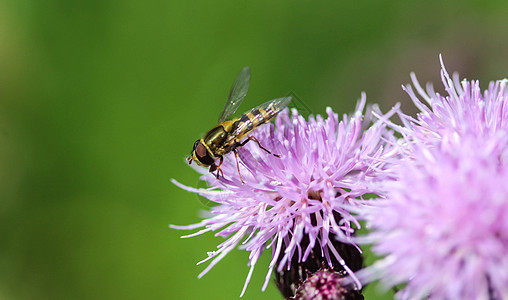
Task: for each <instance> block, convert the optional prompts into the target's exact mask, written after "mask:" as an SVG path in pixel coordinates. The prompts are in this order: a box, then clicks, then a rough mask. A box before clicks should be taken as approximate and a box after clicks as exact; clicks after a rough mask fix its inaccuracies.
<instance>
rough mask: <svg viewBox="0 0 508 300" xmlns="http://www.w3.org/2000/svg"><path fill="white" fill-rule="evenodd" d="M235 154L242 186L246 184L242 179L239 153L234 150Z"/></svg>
mask: <svg viewBox="0 0 508 300" xmlns="http://www.w3.org/2000/svg"><path fill="white" fill-rule="evenodd" d="M233 152H234V153H235V159H236V168H237V169H238V175H240V181H241V182H242V184H245V182H244V181H243V178H242V174H241V173H240V164H239V163H238V152H236V149H233Z"/></svg>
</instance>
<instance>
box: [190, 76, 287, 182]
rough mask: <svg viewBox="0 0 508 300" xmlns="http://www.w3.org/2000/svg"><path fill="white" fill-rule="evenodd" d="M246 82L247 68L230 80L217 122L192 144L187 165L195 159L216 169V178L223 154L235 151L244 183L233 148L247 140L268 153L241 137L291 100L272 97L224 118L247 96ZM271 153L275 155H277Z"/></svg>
mask: <svg viewBox="0 0 508 300" xmlns="http://www.w3.org/2000/svg"><path fill="white" fill-rule="evenodd" d="M249 81H250V68H249V67H245V68H243V69H242V71H241V72H240V74H238V76H237V77H236V80H235V82H234V83H233V87H232V88H231V91H230V92H229V96H228V99H227V101H226V106H225V107H224V110H223V111H222V114H221V115H220V117H219V122H218V124H217V125H216V126H215V127H213V128H212V129H210V130H209V131H208V132H207V133H205V135H204V136H203V137H202V138H201V139H199V140H197V141H196V142H195V143H194V147H193V148H192V151H191V155H190V157H188V158H187V161H188V162H189V164H191V163H192V162H193V161H195V162H196V163H197V164H198V165H200V166H205V167H210V170H209V171H210V172H214V171H217V179H219V173H220V174H221V175H222V176H223V177H224V173H223V172H222V170H221V169H220V167H221V165H222V162H223V160H224V159H223V156H224V155H225V154H227V153H229V152H231V151H232V152H233V153H234V154H235V159H236V166H237V168H238V174H239V175H240V180H241V181H242V183H244V181H243V179H242V174H240V165H239V164H238V152H237V151H236V150H237V149H238V148H240V147H242V146H244V145H245V144H246V143H247V142H249V141H254V142H256V143H257V144H258V146H259V147H260V148H261V149H263V150H264V151H266V152H268V153H270V154H272V153H271V152H270V151H269V150H268V149H266V148H264V147H263V146H261V144H260V143H259V141H258V140H257V139H256V138H255V137H253V136H249V137H247V139H245V140H244V141H242V140H243V139H244V138H245V137H246V136H247V135H248V134H249V133H251V132H252V131H253V130H254V129H256V128H257V127H259V126H261V125H263V124H265V123H267V122H269V121H270V120H271V119H272V118H273V117H275V116H276V115H277V114H278V113H279V112H280V111H281V110H283V109H284V108H285V107H286V106H288V104H289V102H290V101H291V97H284V98H277V99H273V100H270V101H268V102H266V103H263V104H261V105H259V106H257V107H254V108H253V109H251V110H249V111H247V112H246V113H244V114H242V115H241V116H240V117H238V118H235V119H232V120H227V118H228V117H229V116H231V115H232V114H233V113H235V112H236V110H237V109H238V107H239V106H240V104H241V103H242V101H243V99H244V98H245V96H246V95H247V91H248V89H249ZM273 155H274V156H277V157H279V155H278V154H273ZM217 159H218V160H219V164H218V165H216V164H215V162H216V161H217Z"/></svg>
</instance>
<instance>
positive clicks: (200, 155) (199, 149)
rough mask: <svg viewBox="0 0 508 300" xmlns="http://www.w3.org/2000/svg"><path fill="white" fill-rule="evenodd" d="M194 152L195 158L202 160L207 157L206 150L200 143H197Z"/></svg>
mask: <svg viewBox="0 0 508 300" xmlns="http://www.w3.org/2000/svg"><path fill="white" fill-rule="evenodd" d="M194 150H195V151H196V156H197V157H198V158H203V157H205V156H206V155H207V153H206V148H205V146H203V144H201V143H198V144H197V145H195V147H194Z"/></svg>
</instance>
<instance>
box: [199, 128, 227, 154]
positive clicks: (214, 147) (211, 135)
mask: <svg viewBox="0 0 508 300" xmlns="http://www.w3.org/2000/svg"><path fill="white" fill-rule="evenodd" d="M227 136H228V132H227V131H226V130H225V129H224V127H223V126H222V125H217V126H215V127H214V128H212V129H210V131H208V132H207V133H206V134H205V136H204V137H203V141H204V143H205V144H206V145H207V146H208V147H209V148H210V151H211V152H212V154H213V155H214V156H220V155H223V154H225V153H226V152H227V150H226V149H225V147H224V141H225V140H226V138H227Z"/></svg>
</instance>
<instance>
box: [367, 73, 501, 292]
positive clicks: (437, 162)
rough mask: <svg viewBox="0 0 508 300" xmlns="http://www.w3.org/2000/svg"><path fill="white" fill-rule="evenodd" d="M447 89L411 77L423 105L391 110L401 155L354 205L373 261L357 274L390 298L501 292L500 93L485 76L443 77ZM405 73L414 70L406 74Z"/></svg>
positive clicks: (415, 97)
mask: <svg viewBox="0 0 508 300" xmlns="http://www.w3.org/2000/svg"><path fill="white" fill-rule="evenodd" d="M441 75H442V79H443V83H444V86H445V89H446V91H447V95H445V96H441V95H439V94H437V93H435V92H434V91H433V89H432V88H431V86H428V88H427V92H425V91H424V90H423V89H422V88H421V87H420V85H419V84H418V82H417V81H416V80H415V79H414V84H415V86H416V89H417V90H418V92H419V94H420V96H421V97H422V98H423V99H425V100H426V102H427V103H428V105H429V106H426V105H424V104H423V103H422V102H421V101H420V100H419V99H418V97H417V96H416V95H415V94H414V93H413V91H412V89H411V88H410V87H406V90H407V91H408V93H409V95H410V96H411V98H412V99H413V101H414V103H415V104H416V105H417V106H418V107H419V108H420V110H421V112H420V113H419V114H418V116H417V118H416V119H413V118H411V117H408V116H405V115H402V114H401V117H402V120H403V122H404V123H405V127H399V130H400V132H401V134H402V135H403V136H404V138H403V139H402V142H401V143H399V145H400V149H401V151H400V152H401V153H404V155H403V156H402V157H401V159H400V160H399V161H394V165H395V166H394V167H393V169H392V170H391V174H390V176H391V177H393V179H394V180H387V181H384V182H382V183H380V184H381V185H383V188H384V189H385V193H384V194H385V198H382V199H377V200H375V201H371V207H370V208H368V209H366V208H364V209H363V211H362V215H363V217H364V218H365V219H366V220H367V226H368V227H369V228H370V229H371V232H370V233H369V234H368V235H367V236H366V237H364V238H365V239H366V240H367V241H368V242H370V243H372V244H373V247H372V250H373V252H374V253H376V254H377V255H379V256H382V257H383V258H382V259H380V260H378V261H377V262H376V263H375V264H374V265H372V266H370V267H367V268H366V269H364V270H362V271H360V272H359V273H358V276H359V277H360V278H361V279H362V280H366V281H372V280H375V279H380V280H381V282H382V283H383V284H384V285H385V286H386V287H392V286H397V285H399V284H405V285H404V287H403V288H402V289H401V290H400V291H399V292H398V293H397V296H398V298H400V299H507V298H508V271H507V270H508V256H507V253H508V185H507V183H508V90H507V88H506V85H507V81H506V80H501V81H497V82H492V83H490V85H489V88H488V89H487V90H486V91H484V92H483V93H482V91H481V90H480V87H479V83H478V82H477V81H462V82H459V80H458V77H455V80H452V79H451V78H450V76H449V75H448V73H447V72H446V70H445V69H444V66H443V69H442V71H441ZM413 78H414V77H413Z"/></svg>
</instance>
